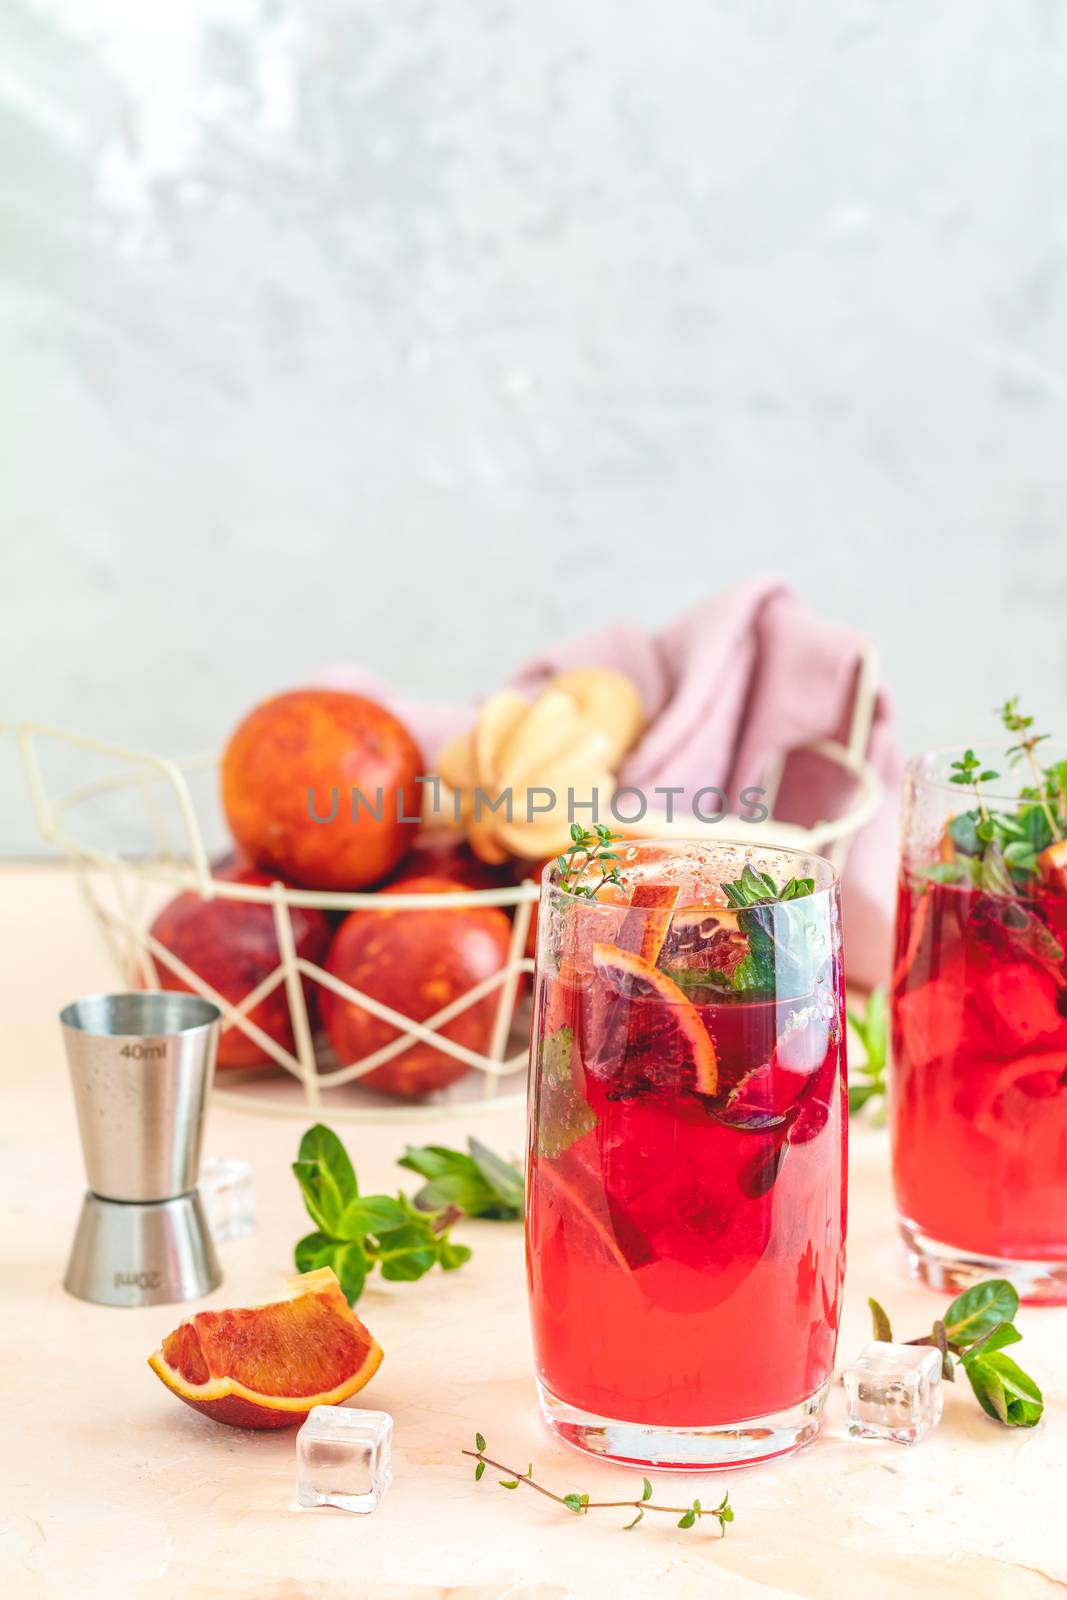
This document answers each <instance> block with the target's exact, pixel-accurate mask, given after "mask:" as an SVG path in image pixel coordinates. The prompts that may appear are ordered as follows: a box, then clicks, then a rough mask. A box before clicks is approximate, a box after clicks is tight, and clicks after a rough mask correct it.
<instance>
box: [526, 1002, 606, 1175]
mask: <svg viewBox="0 0 1067 1600" xmlns="http://www.w3.org/2000/svg"><path fill="white" fill-rule="evenodd" d="M573 1049H574V1030H573V1029H572V1028H557V1029H556V1031H555V1033H550V1034H548V1035H547V1037H546V1038H544V1039H542V1041H541V1057H540V1071H539V1073H538V1079H537V1085H538V1087H537V1092H538V1096H539V1098H538V1104H537V1153H538V1155H541V1156H546V1157H547V1158H548V1159H549V1160H554V1159H555V1157H557V1156H561V1155H562V1154H563V1152H564V1150H569V1149H570V1147H571V1145H572V1144H574V1143H575V1142H576V1141H577V1140H578V1139H581V1138H584V1136H585V1135H586V1134H587V1133H590V1132H591V1131H592V1130H593V1129H594V1128H595V1127H596V1113H595V1112H594V1111H593V1109H592V1107H591V1106H589V1105H587V1104H586V1102H585V1101H584V1100H583V1099H582V1097H581V1095H580V1094H579V1093H578V1089H577V1086H576V1085H575V1082H574V1075H573V1073H572V1071H571V1054H572V1051H573Z"/></svg>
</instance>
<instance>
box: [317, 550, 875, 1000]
mask: <svg viewBox="0 0 1067 1600" xmlns="http://www.w3.org/2000/svg"><path fill="white" fill-rule="evenodd" d="M866 642H867V641H866V640H865V639H864V638H863V637H862V635H860V634H858V633H856V632H854V631H853V630H852V629H850V628H846V627H844V626H842V625H841V624H839V623H836V622H828V621H827V620H826V619H825V618H821V617H817V616H815V614H814V613H813V612H811V611H810V610H808V608H807V607H806V606H804V605H803V604H802V603H801V602H800V601H799V600H798V599H797V598H796V596H795V595H794V594H793V593H792V592H791V590H790V589H789V588H788V587H787V586H786V585H784V584H782V583H779V582H777V581H775V580H773V579H766V578H759V579H753V580H750V581H749V582H746V583H743V584H738V585H735V586H734V587H732V588H729V589H725V590H723V591H722V592H721V593H719V594H717V595H713V596H711V597H710V598H709V599H707V600H703V601H701V602H700V603H699V604H698V605H696V606H694V607H693V609H692V610H691V611H688V612H687V613H686V614H685V615H684V616H682V617H680V618H679V619H678V620H677V621H676V622H674V623H673V624H672V625H671V626H670V627H669V628H667V629H666V630H665V631H664V632H663V633H662V634H659V635H655V636H653V635H649V634H648V633H646V632H645V631H644V629H642V628H639V627H637V626H634V625H631V624H629V623H618V624H614V625H611V626H608V627H605V628H601V629H599V630H597V631H596V632H594V633H589V634H584V635H582V636H581V637H580V638H576V639H573V640H570V641H568V642H566V643H564V644H561V645H559V646H557V647H554V648H552V649H550V650H548V651H546V653H545V654H544V655H543V656H541V657H539V658H538V659H537V660H535V661H531V662H529V663H527V665H526V666H524V667H523V668H522V669H521V670H520V671H519V672H518V673H517V674H516V676H515V678H514V680H513V682H514V684H515V686H516V687H517V688H519V689H521V690H523V691H526V692H531V693H532V692H533V691H536V690H537V689H538V688H540V687H541V686H542V684H544V683H545V682H546V681H547V680H548V679H549V678H551V677H552V676H553V675H554V674H555V673H557V672H563V671H565V670H566V669H567V668H570V667H578V666H605V667H613V668H615V669H616V671H618V672H621V673H624V674H625V675H626V676H627V677H629V678H631V679H632V680H633V682H634V684H635V685H636V687H637V690H638V692H639V694H640V695H641V698H642V700H643V702H644V705H645V708H646V710H647V712H648V715H649V724H648V727H647V729H646V731H645V733H644V736H643V737H642V739H641V740H640V742H639V743H638V744H637V746H636V747H635V748H634V749H633V750H632V751H631V752H630V754H629V756H628V757H627V758H626V762H625V765H624V767H623V769H622V771H621V773H620V775H619V776H620V782H621V783H623V784H628V785H633V786H635V787H637V788H640V789H642V790H644V791H646V792H649V791H651V790H652V789H653V788H656V787H657V786H658V787H664V788H666V787H674V788H676V789H681V790H682V791H683V792H682V794H681V795H679V796H678V797H677V799H676V800H675V813H676V815H678V816H681V815H682V814H683V813H682V808H683V807H684V806H685V805H686V804H687V803H688V802H689V800H690V799H691V797H692V795H693V794H694V793H695V792H696V791H697V790H698V789H702V788H706V787H709V786H715V787H718V788H721V789H724V790H725V791H726V793H727V795H728V796H729V797H730V801H731V805H732V807H733V808H735V809H736V807H737V804H738V796H739V794H740V791H741V790H742V789H743V788H745V787H747V786H750V785H751V786H756V787H759V786H761V785H762V784H763V781H764V778H765V776H766V775H767V774H768V772H769V771H770V770H771V768H772V766H773V765H774V764H775V763H776V762H777V761H778V760H779V758H783V757H784V758H786V759H785V767H784V770H783V773H782V781H781V784H780V787H779V790H778V797H777V800H776V802H775V806H774V812H775V815H776V816H778V817H780V818H781V819H782V820H784V821H790V822H799V823H804V824H810V823H812V822H815V821H817V820H820V819H825V818H832V817H834V816H836V815H838V814H839V813H840V811H841V810H843V809H844V807H845V805H846V804H847V802H848V799H849V794H850V790H851V787H852V780H851V779H850V778H849V777H848V775H847V774H845V773H843V772H842V771H841V769H840V768H839V767H835V766H833V765H832V764H830V763H828V762H826V761H825V760H823V759H821V758H819V757H817V756H815V755H812V754H811V753H809V752H808V751H806V750H805V749H804V748H803V747H805V746H808V745H811V744H813V743H815V742H816V741H818V740H820V739H838V740H842V741H843V740H844V739H845V737H846V735H847V731H848V727H849V722H850V717H851V711H852V704H853V699H854V696H855V691H856V676H857V672H858V669H859V664H860V659H861V656H862V654H863V650H864V647H865V645H866ZM319 681H320V682H325V683H328V684H330V685H331V686H333V687H336V688H348V689H354V690H358V691H359V692H361V693H364V694H372V695H373V696H374V697H375V698H376V699H379V700H383V701H385V703H387V704H389V703H391V704H393V706H394V708H395V709H396V711H397V713H398V715H400V716H401V717H403V719H404V720H405V721H406V722H407V724H408V726H409V727H410V728H411V730H412V732H413V733H414V734H415V736H416V738H417V739H418V740H419V742H420V744H421V746H422V749H423V754H424V756H425V758H426V761H427V763H428V766H429V767H430V768H431V769H432V767H433V763H434V760H435V758H436V755H437V752H438V751H439V750H440V748H441V746H442V744H443V743H444V742H445V740H446V739H448V738H449V737H450V736H451V735H452V734H453V733H455V732H458V731H460V730H461V729H463V728H465V727H467V726H469V724H470V720H471V715H472V708H471V707H470V706H469V705H456V704H452V705H443V704H440V703H425V702H423V703H404V702H401V701H397V700H394V699H393V697H391V696H390V695H389V694H388V693H387V692H386V691H384V689H383V686H382V685H381V684H379V683H376V682H374V680H372V679H371V678H370V677H369V676H367V675H366V674H364V673H362V672H359V671H358V670H356V669H354V668H352V667H347V666H336V667H331V668H329V669H328V670H327V671H326V672H324V673H322V674H320V675H319ZM494 688H495V686H494ZM867 755H868V758H869V760H870V761H871V763H872V764H873V766H874V768H875V770H876V771H877V773H878V775H879V777H880V778H881V780H882V783H883V784H884V786H885V796H884V798H883V801H882V804H881V806H880V807H879V809H878V812H877V813H876V815H875V816H874V817H873V818H872V819H871V821H870V822H868V823H867V825H866V826H865V827H864V828H862V829H861V830H860V832H859V833H858V834H857V835H856V837H855V839H854V841H853V844H852V848H851V850H850V852H849V856H848V862H847V866H846V868H845V872H844V878H843V890H844V918H845V941H846V943H845V955H846V971H847V974H848V978H849V982H850V983H852V984H856V985H858V986H859V987H861V988H866V987H870V986H871V985H873V984H875V983H883V982H885V981H886V978H887V975H888V967H889V959H890V941H891V937H892V908H893V886H894V877H895V862H896V848H897V838H896V830H897V811H898V799H899V787H900V777H901V759H900V753H899V750H898V748H897V744H896V740H895V738H894V735H893V729H892V719H891V713H890V708H889V704H888V701H887V699H886V696H885V695H884V693H881V692H880V693H879V694H878V697H877V701H876V705H875V712H874V722H873V726H872V729H871V735H870V743H869V747H868V750H867ZM654 800H655V797H654V796H651V794H650V801H653V802H654ZM661 803H662V802H661ZM706 804H707V805H708V807H709V809H714V801H713V800H712V801H709V802H706Z"/></svg>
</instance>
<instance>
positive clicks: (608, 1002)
mask: <svg viewBox="0 0 1067 1600" xmlns="http://www.w3.org/2000/svg"><path fill="white" fill-rule="evenodd" d="M593 974H594V980H595V987H594V993H593V995H592V996H591V1004H592V1005H593V1007H595V1008H596V1009H598V1010H599V1011H600V1015H599V1016H598V1017H596V1018H595V1019H593V1026H592V1027H591V1028H590V1029H589V1030H588V1037H590V1038H592V1039H595V1040H596V1041H597V1047H596V1050H595V1052H590V1053H589V1055H588V1058H587V1061H586V1066H587V1068H588V1070H589V1071H590V1072H591V1073H592V1074H593V1075H594V1076H596V1077H599V1078H607V1077H613V1076H616V1075H618V1076H619V1077H620V1078H623V1079H625V1080H626V1081H625V1083H620V1084H619V1088H620V1089H621V1088H624V1087H626V1086H628V1085H632V1084H634V1083H639V1082H644V1083H648V1084H659V1083H668V1082H669V1083H672V1084H677V1083H682V1084H688V1086H689V1087H691V1088H693V1089H695V1091H696V1092H697V1094H705V1095H713V1094H715V1092H716V1090H717V1089H718V1085H719V1073H718V1063H717V1061H716V1058H715V1046H714V1044H713V1043H712V1041H711V1035H710V1034H709V1033H708V1030H707V1029H706V1028H705V1026H704V1024H703V1023H702V1022H701V1020H700V1017H699V1015H698V1013H697V1009H696V1007H695V1006H694V1005H693V1003H692V1001H691V1000H689V999H687V998H686V995H685V994H684V992H683V991H682V990H681V989H680V988H679V987H678V985H677V984H676V983H675V982H674V980H673V979H672V978H669V977H668V976H667V974H666V973H665V972H660V971H659V970H658V969H657V968H656V967H654V966H652V965H651V963H650V962H648V961H646V960H644V959H643V958H642V957H641V956H638V955H633V954H632V953H631V952H630V951H628V950H620V949H619V948H618V946H617V945H613V944H598V945H594V947H593ZM620 1002H622V1003H620Z"/></svg>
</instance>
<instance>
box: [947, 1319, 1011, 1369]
mask: <svg viewBox="0 0 1067 1600" xmlns="http://www.w3.org/2000/svg"><path fill="white" fill-rule="evenodd" d="M1021 1339H1022V1334H1021V1333H1020V1332H1019V1330H1018V1328H1016V1327H1015V1326H1014V1325H1013V1324H1012V1323H1010V1322H998V1323H997V1325H996V1327H995V1328H991V1329H990V1330H989V1332H988V1333H986V1334H983V1335H982V1337H981V1338H980V1339H979V1340H977V1341H976V1343H974V1344H972V1345H971V1347H970V1349H969V1350H965V1351H964V1353H963V1356H962V1357H961V1359H962V1360H963V1361H970V1360H971V1358H972V1357H973V1356H977V1355H986V1356H988V1355H992V1354H993V1351H994V1350H1003V1349H1004V1347H1005V1346H1006V1345H1009V1344H1019V1343H1020V1341H1021Z"/></svg>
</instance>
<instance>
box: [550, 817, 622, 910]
mask: <svg viewBox="0 0 1067 1600" xmlns="http://www.w3.org/2000/svg"><path fill="white" fill-rule="evenodd" d="M619 838H620V835H619V834H617V833H612V831H611V829H610V828H609V827H607V826H606V825H605V824H604V823H603V822H598V823H597V824H596V825H595V827H594V828H593V829H592V831H587V830H586V829H585V828H583V827H582V825H581V823H580V822H572V823H571V843H570V846H569V848H568V849H566V850H565V851H564V852H563V854H562V855H561V856H557V857H556V866H557V867H558V868H559V874H560V876H559V886H560V888H561V889H562V890H563V891H564V893H566V894H573V895H581V896H583V897H584V898H585V899H587V900H595V899H596V897H597V895H598V893H599V892H600V890H601V889H603V887H604V885H605V884H606V883H616V884H621V883H622V878H621V876H620V874H619V868H618V866H617V864H616V863H617V862H618V860H619V856H618V854H617V852H616V851H614V850H613V849H612V848H611V847H612V845H614V844H618V842H619ZM609 863H610V865H609ZM590 868H593V869H596V868H599V869H600V879H599V881H598V882H596V883H587V882H586V881H585V875H586V873H587V872H588V871H589V870H590Z"/></svg>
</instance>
